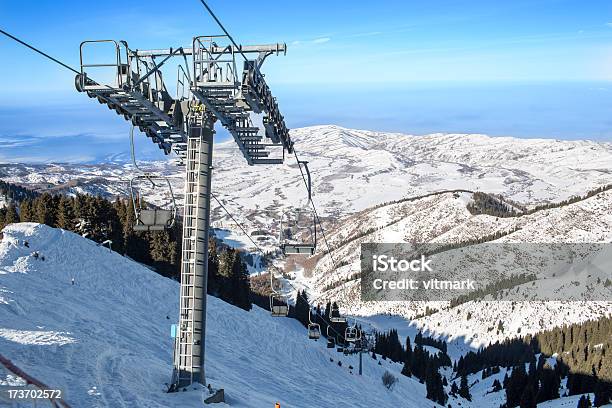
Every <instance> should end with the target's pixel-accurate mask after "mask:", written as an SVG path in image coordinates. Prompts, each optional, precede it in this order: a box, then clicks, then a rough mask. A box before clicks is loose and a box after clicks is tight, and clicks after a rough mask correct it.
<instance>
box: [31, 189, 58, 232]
mask: <svg viewBox="0 0 612 408" xmlns="http://www.w3.org/2000/svg"><path fill="white" fill-rule="evenodd" d="M35 202H36V207H35V208H34V214H35V217H34V219H35V221H36V222H38V223H41V224H45V225H49V226H54V225H55V220H56V209H55V207H54V205H53V204H54V203H53V197H52V196H51V194H49V193H44V194H42V195H41V196H40V197H38V198H37V199H36V200H35Z"/></svg>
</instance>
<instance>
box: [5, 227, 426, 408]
mask: <svg viewBox="0 0 612 408" xmlns="http://www.w3.org/2000/svg"><path fill="white" fill-rule="evenodd" d="M24 241H27V243H28V245H29V247H26V246H25V244H24ZM33 252H37V253H38V255H39V256H38V258H35V257H33V256H32V253H33ZM43 257H44V260H43V259H42V258H43ZM73 278H74V279H75V283H76V284H75V285H72V284H71V280H72V279H73ZM177 297H178V284H177V283H176V282H174V281H172V280H169V279H166V278H163V277H161V276H159V275H157V274H155V273H153V272H151V271H150V270H148V269H146V268H145V267H143V266H141V265H139V264H136V263H134V262H132V261H130V260H129V259H126V258H124V257H122V256H120V255H118V254H116V253H113V252H109V251H108V249H106V248H102V247H98V246H96V244H95V243H94V242H92V241H89V240H86V239H84V238H81V237H80V236H78V235H75V234H73V233H70V232H66V231H63V230H59V229H52V228H49V227H46V226H43V225H39V224H33V223H25V224H12V225H9V226H7V227H6V228H5V229H4V238H3V240H2V241H1V242H0V351H1V353H2V354H3V355H5V356H6V357H8V358H10V359H11V360H12V361H13V362H14V363H15V364H16V365H17V366H19V367H20V368H22V369H23V370H24V371H26V372H27V373H28V374H30V375H32V376H34V377H35V378H38V379H39V380H41V381H42V382H45V383H47V384H48V385H49V386H51V387H59V388H62V389H64V390H65V394H64V395H65V398H66V400H67V402H69V403H70V404H72V406H73V407H130V408H133V407H147V408H151V407H197V406H201V401H200V398H201V395H200V392H197V391H190V392H180V393H174V394H166V393H164V391H163V390H164V388H165V386H164V383H166V382H168V381H169V379H170V374H171V350H172V339H171V338H170V335H169V334H170V331H169V327H170V323H171V322H172V321H173V320H174V319H175V318H176V316H177V313H178V311H177V310H178V301H177V300H178V299H177ZM167 317H170V319H168V318H167ZM207 324H208V330H207V333H208V337H207V344H206V356H207V365H206V368H207V379H208V381H209V382H210V383H211V384H213V385H214V386H216V387H222V388H224V389H225V391H226V400H227V406H232V407H270V406H273V405H274V402H275V401H279V402H281V406H283V407H322V408H323V407H325V408H327V407H330V406H334V407H339V406H352V407H364V408H366V407H373V406H378V407H398V406H409V407H421V406H434V404H433V403H432V402H431V401H429V400H426V399H425V388H424V386H423V385H422V384H419V383H418V381H417V380H415V379H409V378H406V377H403V376H401V375H400V374H399V371H400V370H401V366H400V365H398V364H393V363H388V362H386V361H383V362H382V363H381V364H382V365H378V364H377V363H375V362H374V361H373V360H372V359H370V358H369V357H367V355H366V356H365V358H364V375H363V376H362V377H360V376H358V375H357V373H356V368H357V358H356V356H344V355H342V354H339V353H336V352H335V351H333V349H332V350H331V351H330V349H327V348H326V347H325V342H324V341H318V342H313V341H312V340H308V339H307V336H306V331H305V329H304V327H302V326H301V325H300V324H299V323H298V322H297V321H295V320H293V319H286V318H272V317H270V316H269V315H268V313H266V312H265V311H263V310H262V309H259V308H257V307H255V308H254V309H253V310H252V311H250V312H246V311H243V310H241V309H237V308H234V307H232V306H230V305H228V304H226V303H224V302H222V301H220V300H218V299H216V298H212V297H209V310H208V320H207ZM330 359H333V362H332V361H330ZM338 361H341V362H342V366H338ZM351 365H352V366H353V367H355V368H353V369H352V370H351V369H350V368H349V366H351ZM385 370H389V371H390V372H392V373H394V374H395V375H396V376H397V377H398V378H399V383H398V384H397V385H396V386H395V388H394V389H393V390H391V391H388V390H387V389H385V388H384V387H383V384H382V381H381V376H382V373H383V372H384V371H385ZM0 372H2V371H0ZM4 379H5V378H0V381H1V380H4Z"/></svg>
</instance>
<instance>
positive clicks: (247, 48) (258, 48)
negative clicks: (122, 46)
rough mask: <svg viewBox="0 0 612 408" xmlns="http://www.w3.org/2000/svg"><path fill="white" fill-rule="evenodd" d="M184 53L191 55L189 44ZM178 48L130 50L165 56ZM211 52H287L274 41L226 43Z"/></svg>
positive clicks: (153, 55)
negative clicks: (272, 42)
mask: <svg viewBox="0 0 612 408" xmlns="http://www.w3.org/2000/svg"><path fill="white" fill-rule="evenodd" d="M182 48H183V50H184V53H185V55H193V49H192V48H191V46H190V45H187V46H185V47H182ZM177 49H178V48H162V49H156V50H135V51H132V52H133V53H134V55H136V56H137V57H165V56H168V55H172V54H173V53H175V52H176V50H177ZM210 51H211V53H213V54H233V53H239V52H243V53H245V54H253V53H256V54H262V53H263V54H270V53H271V54H275V53H276V54H280V53H283V54H286V53H287V44H285V43H276V44H264V45H241V46H239V48H236V47H234V46H233V45H228V46H227V47H212V48H211V49H210Z"/></svg>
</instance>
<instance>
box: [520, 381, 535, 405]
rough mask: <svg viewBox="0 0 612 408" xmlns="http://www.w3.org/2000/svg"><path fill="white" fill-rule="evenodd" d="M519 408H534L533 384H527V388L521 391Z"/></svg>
mask: <svg viewBox="0 0 612 408" xmlns="http://www.w3.org/2000/svg"><path fill="white" fill-rule="evenodd" d="M520 407H521V408H536V393H535V390H534V389H533V384H532V383H528V384H527V387H525V390H524V391H523V395H521V403H520Z"/></svg>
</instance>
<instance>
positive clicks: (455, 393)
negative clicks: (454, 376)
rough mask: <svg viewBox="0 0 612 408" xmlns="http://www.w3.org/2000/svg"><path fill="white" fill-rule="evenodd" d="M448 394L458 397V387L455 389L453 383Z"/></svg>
mask: <svg viewBox="0 0 612 408" xmlns="http://www.w3.org/2000/svg"><path fill="white" fill-rule="evenodd" d="M450 393H451V394H452V395H458V394H459V387H457V383H456V382H454V381H453V384H452V385H451V391H450Z"/></svg>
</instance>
